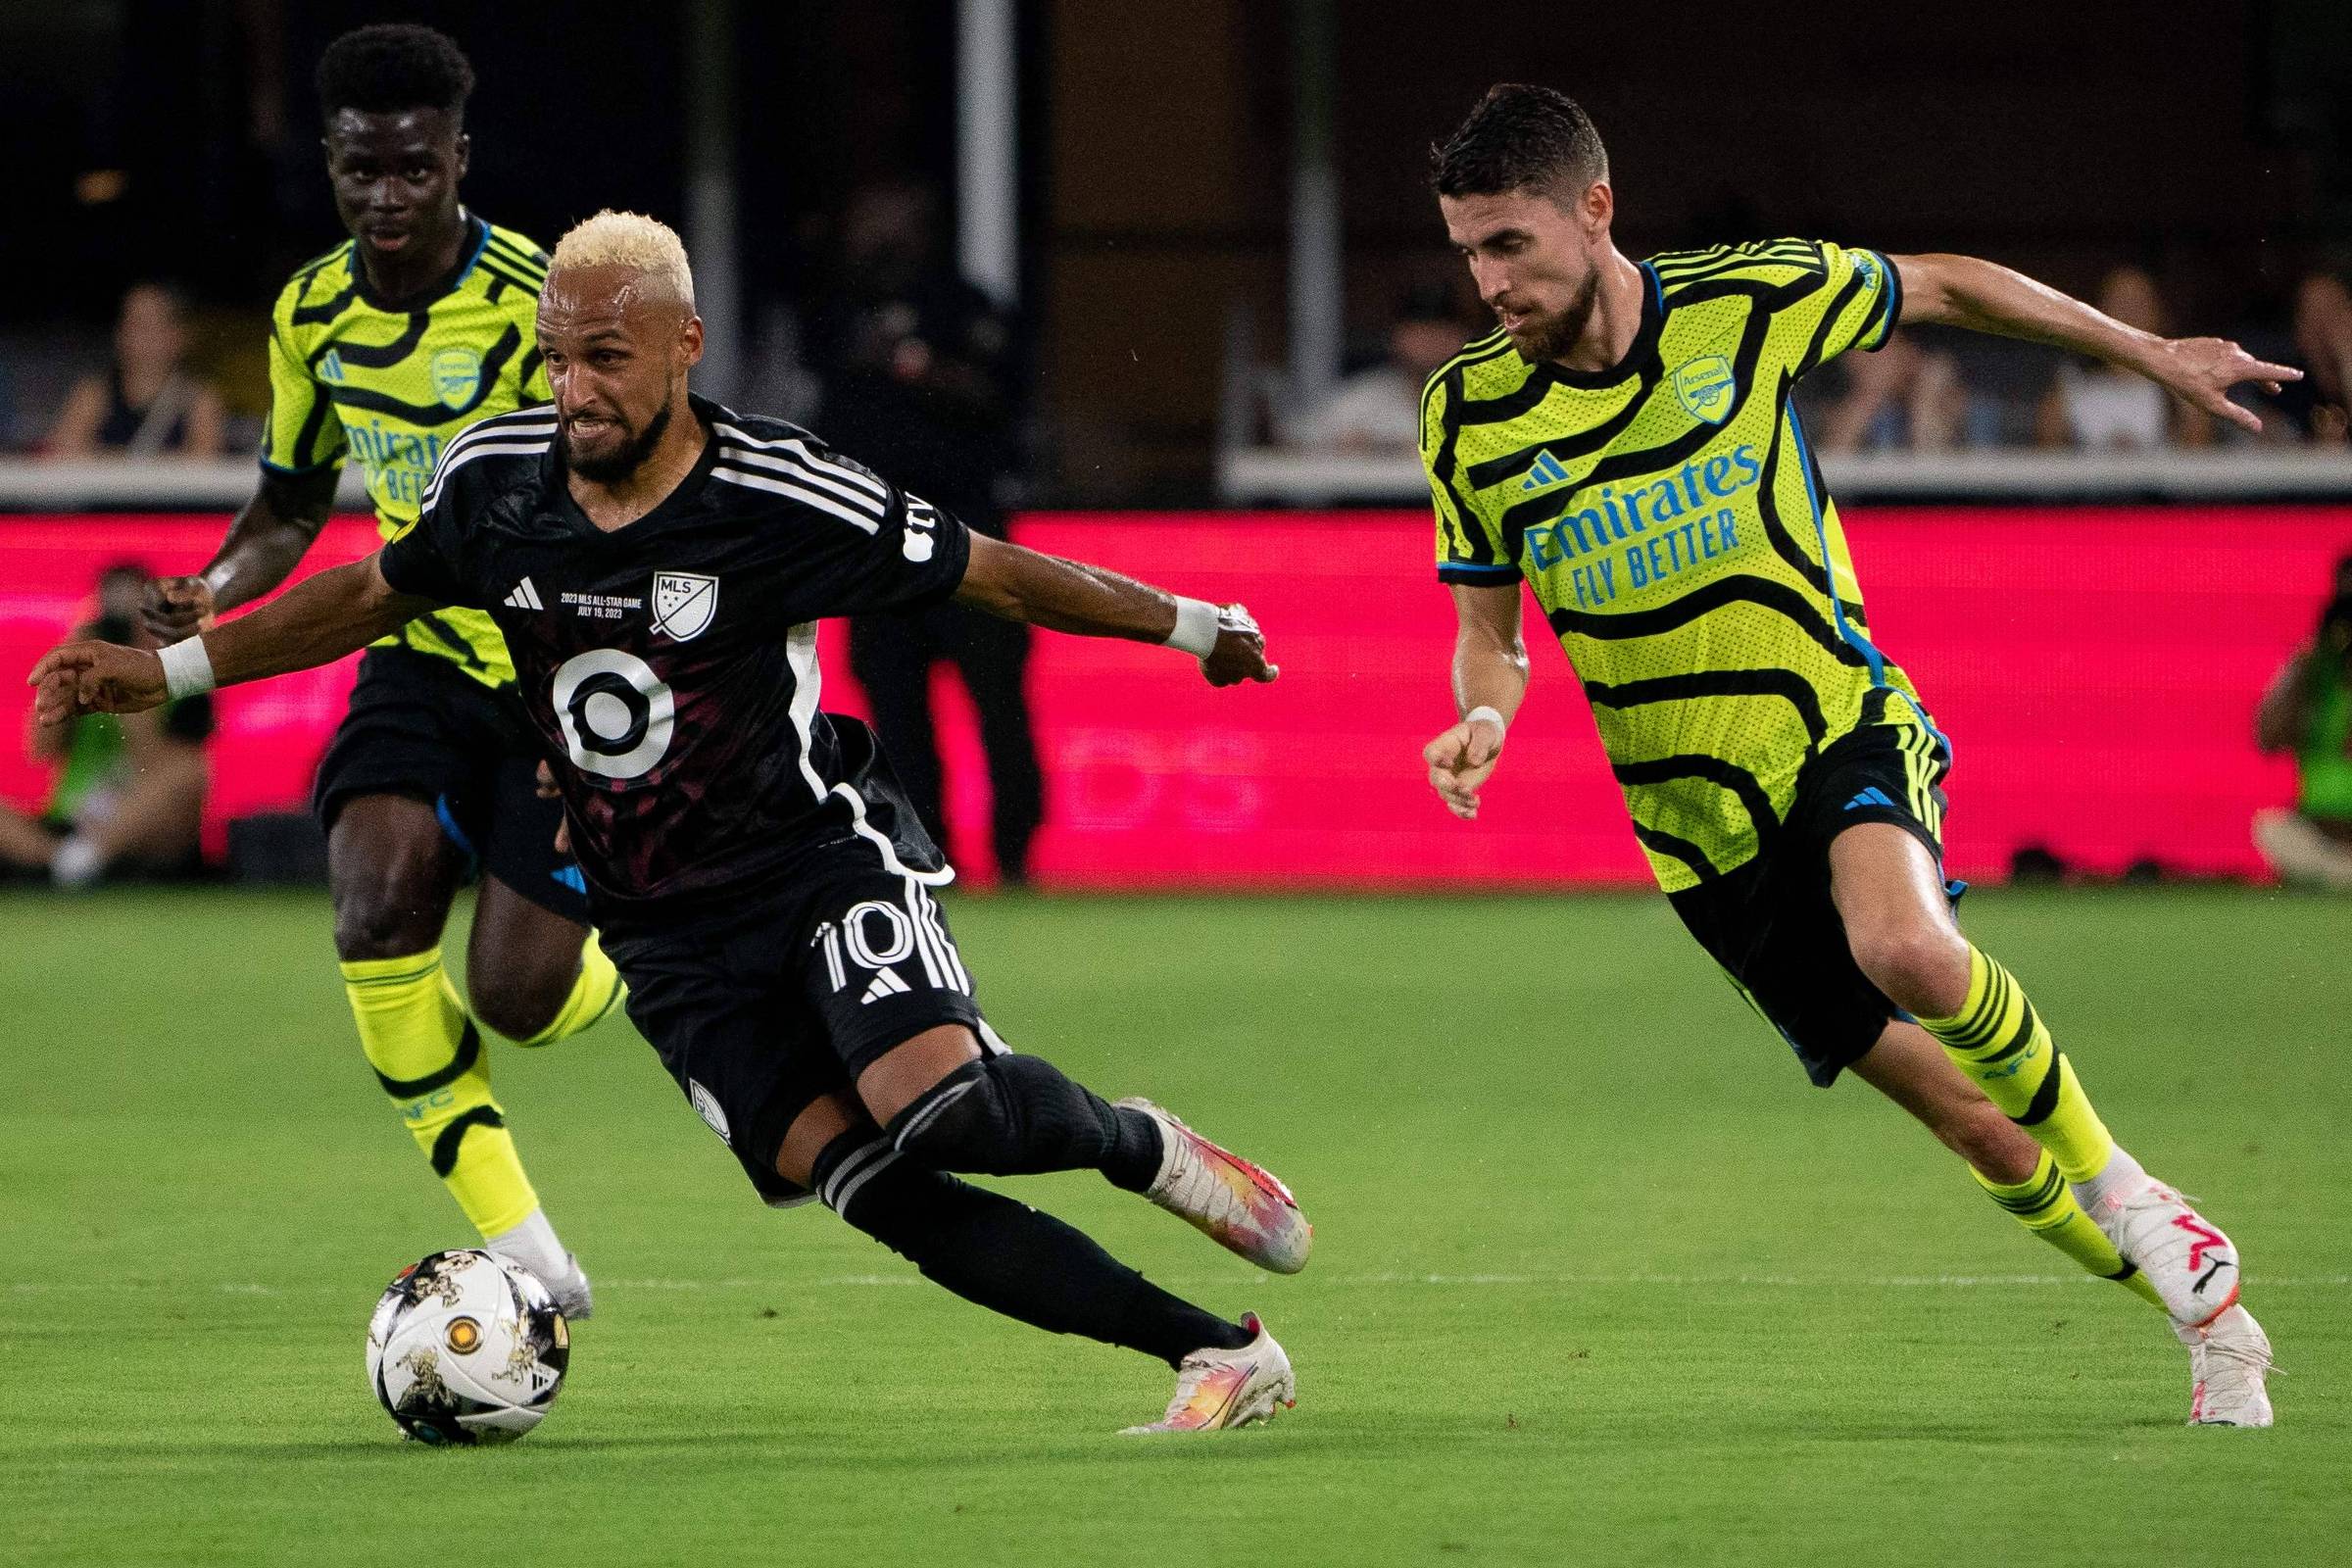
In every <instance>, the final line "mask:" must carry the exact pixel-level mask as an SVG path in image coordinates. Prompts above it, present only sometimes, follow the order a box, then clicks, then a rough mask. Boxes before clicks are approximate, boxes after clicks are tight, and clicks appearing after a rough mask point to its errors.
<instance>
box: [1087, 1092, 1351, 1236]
mask: <svg viewBox="0 0 2352 1568" xmlns="http://www.w3.org/2000/svg"><path fill="white" fill-rule="evenodd" d="M1119 1103H1120V1104H1121V1105H1122V1106H1125V1107H1126V1108H1128V1109H1130V1110H1140V1111H1142V1112H1143V1113H1144V1114H1145V1115H1147V1116H1149V1117H1151V1118H1152V1120H1153V1121H1155V1122H1157V1123H1159V1133H1160V1155H1159V1174H1158V1175H1157V1176H1155V1177H1153V1178H1152V1185H1151V1186H1150V1187H1149V1188H1146V1189H1145V1191H1144V1196H1145V1197H1146V1198H1149V1199H1150V1200H1152V1201H1153V1202H1154V1203H1157V1204H1158V1205H1159V1206H1160V1207H1162V1208H1164V1209H1166V1210H1167V1211H1168V1212H1169V1213H1171V1214H1180V1215H1182V1216H1183V1217H1184V1218H1185V1219H1187V1220H1189V1221H1190V1222H1191V1223H1192V1224H1193V1226H1194V1227H1195V1228H1196V1229H1198V1230H1199V1231H1200V1232H1201V1234H1202V1235H1204V1236H1206V1237H1207V1238H1208V1239H1209V1240H1210V1241H1212V1242H1215V1243H1216V1244H1217V1245H1218V1246H1219V1247H1222V1248H1225V1249H1226V1250H1229V1251H1234V1252H1239V1253H1240V1254H1241V1255H1242V1256H1244V1257H1246V1258H1248V1259H1249V1260H1250V1262H1252V1263H1255V1264H1256V1265H1257V1266H1258V1267H1259V1268H1265V1269H1272V1270H1273V1271H1274V1272H1275V1273H1277V1274H1296V1273H1298V1272H1299V1270H1300V1269H1302V1268H1304V1267H1306V1254H1307V1250H1308V1249H1309V1248H1311V1247H1312V1246H1313V1245H1314V1240H1315V1228H1314V1227H1313V1226H1312V1225H1309V1224H1308V1223H1307V1222H1306V1216H1305V1215H1304V1214H1301V1213H1300V1212H1299V1200H1297V1199H1296V1198H1293V1197H1292V1196H1291V1190H1290V1189H1289V1188H1288V1187H1285V1186H1284V1185H1283V1184H1282V1183H1281V1182H1280V1181H1278V1180H1276V1179H1275V1177H1274V1175H1273V1173H1272V1172H1270V1171H1267V1170H1265V1169H1263V1168H1261V1167H1259V1166H1257V1165H1253V1164H1251V1163H1250V1161H1248V1160H1246V1159H1244V1158H1242V1156H1241V1155H1239V1154H1237V1153H1234V1152H1232V1151H1230V1150H1226V1149H1220V1148H1218V1147H1217V1146H1216V1145H1215V1144H1212V1143H1210V1142H1209V1141H1208V1140H1207V1139H1205V1138H1203V1137H1201V1135H1200V1134H1199V1133H1197V1132H1195V1131H1193V1130H1192V1129H1191V1128H1190V1127H1187V1126H1186V1125H1185V1124H1184V1123H1182V1122H1180V1121H1178V1120H1177V1119H1176V1118H1175V1117H1174V1116H1171V1115H1169V1114H1168V1113H1167V1112H1166V1111H1164V1110H1162V1109H1160V1108H1159V1107H1158V1106H1157V1105H1154V1104H1153V1103H1152V1102H1150V1101H1149V1100H1132V1099H1131V1100H1122V1101H1120V1102H1119Z"/></svg>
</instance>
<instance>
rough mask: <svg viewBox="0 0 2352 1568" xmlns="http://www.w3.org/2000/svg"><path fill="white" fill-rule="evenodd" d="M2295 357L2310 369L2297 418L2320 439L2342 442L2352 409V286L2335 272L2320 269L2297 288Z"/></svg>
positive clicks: (2291, 389)
mask: <svg viewBox="0 0 2352 1568" xmlns="http://www.w3.org/2000/svg"><path fill="white" fill-rule="evenodd" d="M2295 357H2296V359H2297V360H2298V361H2299V362H2300V363H2301V364H2302V366H2303V368H2304V371H2305V372H2306V373H2305V375H2304V378H2303V381H2302V382H2301V383H2300V385H2299V386H2297V387H2289V388H2287V389H2286V390H2287V392H2288V393H2289V394H2290V395H2291V394H2294V393H2297V392H2300V393H2301V395H2302V396H2301V402H2302V404H2303V407H2302V408H2301V409H2300V410H2299V411H2296V410H2290V411H2289V412H2290V415H2292V414H2294V413H2298V412H2299V413H2300V416H2301V417H2299V418H2298V419H2297V423H2299V424H2300V425H2301V426H2302V427H2303V431H2304V433H2305V434H2306V435H2308V436H2310V437H2311V439H2312V440H2314V441H2329V442H2340V441H2342V440H2344V438H2345V436H2346V433H2347V429H2346V427H2347V418H2346V414H2345V411H2346V410H2347V409H2352V290H2347V289H2346V288H2345V287H2344V281H2343V279H2342V278H2340V277H2337V276H2335V275H2334V274H2333V273H2330V272H2314V273H2312V274H2311V275H2310V276H2309V277H2306V278H2305V279H2303V281H2302V282H2301V283H2300V284H2299V285H2297V287H2296V289H2295Z"/></svg>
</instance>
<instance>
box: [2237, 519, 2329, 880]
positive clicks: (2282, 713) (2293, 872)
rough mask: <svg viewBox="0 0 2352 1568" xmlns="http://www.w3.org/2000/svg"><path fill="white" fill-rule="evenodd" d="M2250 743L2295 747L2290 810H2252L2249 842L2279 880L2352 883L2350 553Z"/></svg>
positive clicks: (2275, 685) (2274, 684)
mask: <svg viewBox="0 0 2352 1568" xmlns="http://www.w3.org/2000/svg"><path fill="white" fill-rule="evenodd" d="M2254 744H2255V745H2257V746H2259V747H2260V748H2261V749H2262V750H2263V751H2265V752H2292V753H2294V754H2295V806H2294V809H2292V810H2277V809H2273V810H2265V811H2257V812H2255V813H2254V845H2255V848H2257V849H2259V850H2260V851H2261V852H2262V856H2263V858H2264V859H2266V860H2268V861H2270V862H2271V869H2273V870H2274V871H2277V872H2278V876H2279V879H2280V880H2281V881H2286V882H2305V883H2317V884H2318V885H2320V886H2322V887H2327V888H2334V889H2337V890H2339V891H2341V890H2345V889H2352V555H2347V556H2346V557H2344V558H2343V559H2342V560H2341V561H2338V562H2337V563H2336V564H2335V593H2334V597H2332V598H2330V599H2329V600H2328V601H2327V608H2326V609H2325V610H2323V611H2322V612H2321V613H2320V626H2319V630H2318V631H2317V632H2316V633H2315V634H2314V635H2313V637H2312V639H2311V640H2310V641H2309V642H2307V643H2305V644H2304V645H2303V646H2302V647H2301V648H2298V649H2296V650H2295V654H2294V657H2293V658H2292V659H2289V660H2288V661H2287V662H2286V663H2285V665H2284V666H2283V667H2282V668H2281V669H2280V670H2279V671H2278V675H2277V676H2275V677H2274V678H2273V679H2272V681H2271V686H2270V690H2268V691H2266V692H2264V693H2263V694H2262V707H2261V708H2260V709H2259V710H2258V711H2256V713H2255V715H2254Z"/></svg>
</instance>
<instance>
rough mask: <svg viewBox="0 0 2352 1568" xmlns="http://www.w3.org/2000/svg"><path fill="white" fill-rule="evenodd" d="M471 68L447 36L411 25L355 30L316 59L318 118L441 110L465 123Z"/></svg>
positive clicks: (470, 87) (383, 24) (453, 41)
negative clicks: (342, 113) (351, 111)
mask: <svg viewBox="0 0 2352 1568" xmlns="http://www.w3.org/2000/svg"><path fill="white" fill-rule="evenodd" d="M472 91H473V67H472V66H471V65H469V64H468V63H467V62H466V51H465V50H463V49H460V48H459V47H458V46H457V42H456V40H454V39H452V38H451V37H450V36H449V34H447V33H445V32H440V31H437V30H435V29H434V28H431V27H426V26H420V25H417V24H416V23H413V22H383V23H378V24H376V25H373V26H369V27H355V28H353V29H352V30H351V31H350V32H347V33H345V34H343V36H342V37H340V38H337V39H336V40H335V41H334V42H333V43H330V44H328V45H327V46H326V53H325V54H323V55H321V56H319V114H320V115H321V116H322V117H324V118H325V119H328V120H332V119H334V118H335V116H336V114H337V113H338V112H340V111H342V110H345V109H357V110H359V111H361V112H362V113H363V114H370V115H383V114H393V113H397V112H398V111H400V110H403V109H441V110H446V111H448V113H449V115H450V116H451V118H452V119H456V120H461V121H462V120H464V119H465V118H466V98H467V96H469V95H470V94H471V93H472Z"/></svg>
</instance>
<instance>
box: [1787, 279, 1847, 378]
mask: <svg viewBox="0 0 2352 1568" xmlns="http://www.w3.org/2000/svg"><path fill="white" fill-rule="evenodd" d="M1861 292H1862V274H1861V273H1860V272H1855V273H1852V274H1850V275H1849V276H1848V277H1847V278H1846V280H1845V286H1844V287H1842V288H1840V289H1839V290H1838V296H1837V298H1835V299H1833V300H1831V301H1830V308H1829V309H1828V310H1827V311H1825V312H1823V313H1822V318H1821V324H1820V325H1819V326H1817V327H1815V328H1814V329H1813V338H1812V341H1810V342H1809V343H1807V344H1806V345H1805V352H1804V354H1803V356H1802V357H1801V358H1799V359H1798V360H1797V362H1796V368H1794V369H1792V370H1790V371H1789V376H1790V377H1791V378H1802V377H1803V376H1804V375H1805V374H1807V373H1808V372H1809V371H1811V370H1812V368H1814V367H1815V366H1817V365H1819V364H1820V363H1821V356H1822V352H1823V351H1824V350H1825V349H1827V348H1828V347H1829V343H1830V333H1831V331H1832V330H1833V329H1834V328H1836V326H1837V325H1838V318H1840V317H1842V316H1844V315H1845V312H1846V307H1848V306H1850V305H1852V304H1853V303H1854V298H1855V296H1857V295H1859V294H1860V293H1861Z"/></svg>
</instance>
